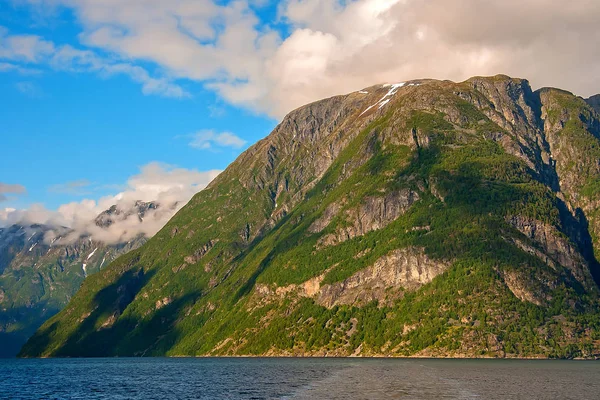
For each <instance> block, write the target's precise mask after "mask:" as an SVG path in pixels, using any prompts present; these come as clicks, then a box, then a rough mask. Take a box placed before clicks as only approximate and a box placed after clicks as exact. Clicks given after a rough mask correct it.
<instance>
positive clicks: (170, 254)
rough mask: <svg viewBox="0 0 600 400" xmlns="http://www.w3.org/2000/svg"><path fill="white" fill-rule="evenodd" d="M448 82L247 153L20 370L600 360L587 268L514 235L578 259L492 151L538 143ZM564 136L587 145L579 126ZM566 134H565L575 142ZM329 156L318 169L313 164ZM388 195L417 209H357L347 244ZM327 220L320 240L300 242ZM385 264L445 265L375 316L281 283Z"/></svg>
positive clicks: (535, 186) (68, 312)
mask: <svg viewBox="0 0 600 400" xmlns="http://www.w3.org/2000/svg"><path fill="white" fill-rule="evenodd" d="M502 79H504V78H502V77H495V78H493V79H492V80H491V83H490V84H494V85H500V84H501V82H502ZM506 79H509V78H506ZM510 82H511V83H514V80H510ZM444 85H449V86H444ZM451 85H452V84H450V83H444V84H441V83H440V84H431V86H427V85H423V88H422V89H419V90H421V91H420V92H419V91H417V92H416V93H417V94H415V97H414V98H405V99H404V98H403V99H402V100H399V101H398V102H396V103H394V104H392V105H391V106H390V107H389V108H388V109H386V112H385V114H378V115H377V117H376V118H374V120H373V121H372V122H370V123H369V124H365V125H366V126H365V125H361V126H362V128H361V129H350V128H349V127H348V124H346V125H344V124H342V127H341V128H337V129H339V130H338V131H334V132H329V131H327V132H326V134H325V133H323V135H322V136H321V137H319V138H318V140H315V141H314V142H308V141H307V142H306V143H301V144H299V145H298V147H297V148H295V149H294V151H287V150H288V149H286V148H284V149H282V148H276V147H275V144H278V143H280V142H281V141H276V139H272V142H269V141H268V140H269V139H267V142H266V143H262V142H261V143H259V144H258V145H257V146H256V147H255V148H253V149H251V150H250V151H249V152H248V153H246V154H244V155H242V156H241V157H240V158H239V159H238V161H236V162H235V163H234V164H232V166H231V167H230V168H228V170H227V171H225V172H224V173H223V174H222V175H221V176H219V178H218V179H217V181H216V182H215V183H214V184H213V185H211V186H210V187H209V188H208V189H206V190H205V191H203V192H201V193H199V194H198V195H197V196H196V197H195V198H194V199H193V200H192V201H191V202H190V203H189V204H188V205H187V206H186V207H185V208H184V209H182V210H181V211H180V212H179V213H178V214H177V215H176V216H175V217H174V218H173V219H172V220H171V221H170V222H169V224H167V226H166V227H165V228H164V229H163V230H161V232H159V233H158V234H157V235H156V236H155V237H154V238H153V239H151V240H150V241H149V242H148V243H147V244H146V245H145V246H144V247H142V248H141V249H140V250H138V251H135V252H133V253H130V254H128V255H127V256H125V257H121V258H120V259H119V260H117V261H116V262H115V263H113V264H112V265H111V266H110V267H109V268H107V269H106V270H104V271H102V272H100V273H98V274H95V275H93V276H91V277H90V278H89V279H87V280H86V282H85V284H84V285H83V287H82V289H81V290H80V291H79V292H78V293H77V294H76V295H75V297H74V298H73V300H72V301H71V302H70V303H69V305H68V306H67V308H66V309H65V310H64V311H62V312H61V313H60V314H59V315H57V316H56V317H54V318H52V319H50V320H49V321H48V322H47V323H46V324H45V325H44V326H43V327H42V329H41V330H40V331H38V333H37V334H36V335H35V336H34V338H32V339H31V340H30V341H29V342H28V344H27V345H26V346H25V347H24V349H23V352H22V355H23V356H40V355H54V356H71V355H93V356H99V355H109V356H116V355H118V356H121V355H172V356H176V355H206V354H212V355H228V354H255V355H259V354H270V355H276V354H295V355H302V354H311V355H313V354H321V355H324V354H328V355H349V354H362V355H375V354H379V355H381V354H383V355H398V356H410V355H416V354H418V355H431V356H453V355H454V356H461V355H463V356H464V355H466V356H509V357H511V356H513V357H514V356H544V357H561V358H565V357H579V356H582V357H590V356H593V355H595V354H598V352H599V351H600V349H599V346H598V343H599V342H598V340H599V339H600V313H598V289H597V287H596V286H595V285H594V283H593V281H592V280H591V275H590V270H588V269H584V270H583V271H579V270H576V268H578V267H569V266H568V265H561V263H560V262H558V261H557V260H558V256H557V255H556V254H554V253H552V251H551V250H549V249H548V248H545V247H544V243H543V242H541V241H540V240H536V237H534V236H533V235H526V234H524V233H522V232H520V231H519V230H518V229H517V228H518V227H517V226H515V225H513V224H511V221H510V219H511V218H513V217H519V218H521V219H522V220H526V221H533V222H532V223H535V224H538V225H539V226H543V227H546V228H547V231H548V232H556V233H549V234H548V235H552V238H550V239H551V240H550V239H549V240H548V241H552V240H553V241H555V242H560V243H561V244H564V246H567V245H569V246H572V248H573V249H576V250H575V251H578V250H577V249H578V246H579V243H575V242H574V241H573V240H574V239H573V240H572V239H570V238H573V236H572V235H571V233H572V229H573V226H572V225H573V222H572V219H574V217H571V219H568V218H567V217H566V216H565V211H564V210H565V207H564V206H563V203H562V202H563V200H561V198H559V197H558V196H557V193H556V192H554V191H553V188H552V186H551V185H550V184H548V182H546V181H545V180H544V179H542V177H541V174H540V173H539V171H538V170H536V168H537V167H538V166H536V165H535V162H537V159H536V158H534V161H532V162H528V161H530V160H529V159H524V157H523V156H521V155H520V154H515V152H509V151H507V150H506V149H507V147H506V146H505V145H503V144H501V143H500V142H496V141H493V140H491V139H488V136H489V135H488V134H490V133H503V134H505V138H506V140H516V139H515V137H516V136H515V135H517V134H522V135H525V134H529V133H530V132H533V131H535V129H533V128H531V129H529V130H527V132H516V133H515V132H510V133H509V132H507V131H506V130H505V129H503V128H501V127H500V126H498V125H496V124H495V123H494V122H492V120H491V119H490V118H488V116H486V114H484V113H483V111H484V110H483V109H480V108H477V107H476V106H475V105H473V104H471V103H469V102H467V101H466V100H464V99H463V98H459V97H458V96H456V95H454V93H455V88H454V87H453V86H451ZM460 88H461V90H463V91H465V90H468V89H466V88H465V86H464V85H463V86H461V87H460ZM469 90H472V93H471V94H472V96H473V97H472V98H482V97H483V94H482V93H480V92H478V91H476V90H475V89H469ZM407 96H408V95H407ZM423 98H428V99H433V100H431V102H432V104H436V105H437V104H438V103H439V104H442V105H441V106H440V107H433V106H432V105H427V104H429V103H426V104H425V103H422V101H423V100H422V99H423ZM451 100H452V101H451ZM514 101H515V100H513V99H512V98H509V97H507V99H505V102H506V104H504V106H505V107H513V108H514V109H515V110H516V109H517V105H515V104H514ZM419 102H421V103H419ZM577 104H579V103H577ZM482 107H486V109H485V111H486V112H487V113H488V114H489V113H490V112H491V111H490V110H491V106H490V105H489V104H487V103H486V104H484V105H483V106H482ZM518 107H521V106H520V105H519V106H518ZM440 109H444V110H445V111H446V112H442V111H440ZM302 112H303V111H302V110H300V111H298V112H297V113H299V116H298V117H296V115H292V117H290V118H296V119H294V121H295V122H294V123H303V122H302V121H308V122H306V124H307V126H313V125H311V123H312V122H314V121H313V120H311V119H310V118H311V117H312V115H313V114H312V113H309V115H308V116H307V115H306V114H302ZM347 114H348V115H353V114H352V113H351V112H348V113H347ZM514 115H518V113H517V111H515V114H514ZM557 115H559V113H557ZM355 117H356V116H355ZM593 117H594V118H596V116H595V115H594V116H593ZM349 118H350V117H349ZM353 118H354V117H353ZM590 118H592V116H591V115H590ZM298 121H300V122H298ZM523 123H525V122H523ZM291 125H293V124H291ZM506 125H507V126H508V124H506ZM357 126H358V125H357ZM515 126H517V124H515ZM577 126H578V128H577V129H580V128H581V129H583V130H585V131H586V132H588V136H586V137H588V138H589V137H591V138H593V137H594V136H593V135H592V134H591V133H590V131H589V129H588V128H589V127H590V126H591V125H589V124H588V125H585V126H584V125H577ZM568 127H569V125H568V124H567V128H565V129H566V131H565V132H563V134H569V135H571V136H573V135H575V133H573V132H570V131H569V128H568ZM290 129H291V128H290ZM298 129H301V128H298ZM302 129H308V128H302ZM515 129H517V128H515ZM536 129H537V127H536ZM390 132H393V135H394V140H391V139H390V135H391V133H390ZM294 133H295V132H287V134H288V135H290V137H291V136H292V135H293V134H294ZM313 133H314V134H315V135H317V134H318V133H319V132H313ZM321 133H322V132H321ZM279 134H281V132H279ZM338 134H339V135H340V137H341V136H343V140H340V141H337V142H336V140H337V139H336V138H337V137H338V136H337V135H338ZM590 135H591V136H590ZM590 140H592V139H590ZM523 142H526V141H525V140H523ZM274 143H275V144H274ZM513 144H514V143H513ZM573 145H574V146H577V149H579V146H581V149H580V150H581V151H582V152H588V151H595V150H594V149H595V148H596V147H595V146H596V144H594V145H593V146H591V145H590V146H588V145H587V144H586V145H584V144H582V142H581V143H580V142H579V141H573ZM335 146H338V147H339V148H338V149H336V151H332V153H334V154H335V158H334V160H333V161H332V163H331V164H330V165H329V164H328V167H327V168H326V170H324V171H320V170H319V168H318V162H319V161H318V160H321V158H318V157H316V156H315V157H313V155H316V154H319V155H321V154H324V153H325V151H324V150H323V149H331V148H335ZM510 148H511V149H513V148H518V146H516V145H515V146H514V147H510ZM337 150H339V151H337ZM286 151H287V152H286ZM528 151H529V153H531V154H532V153H533V150H531V149H528ZM529 153H526V152H525V151H524V152H523V154H529ZM307 154H308V156H307ZM314 160H317V161H314ZM559 161H560V162H563V160H559ZM569 162H571V160H565V161H564V163H565V165H566V164H567V163H569ZM561 165H563V164H561ZM559 172H560V171H559ZM282 182H284V183H285V184H282ZM282 187H286V188H287V189H283V190H282V189H281V188H282ZM401 191H412V193H415V194H416V195H418V200H417V201H415V202H414V204H412V205H411V206H410V207H408V209H407V210H406V211H405V212H403V213H401V215H400V216H399V217H397V218H394V219H393V220H390V221H386V222H385V223H383V222H382V221H383V220H384V216H383V215H382V214H384V211H381V210H379V209H378V210H370V211H364V213H367V212H370V213H372V215H370V217H373V218H374V219H377V218H379V220H377V222H378V223H379V222H381V225H378V229H366V230H365V232H366V233H364V234H349V233H348V232H353V229H354V231H356V229H355V228H356V227H357V226H359V225H360V224H361V223H366V222H365V221H367V220H368V219H365V218H363V219H361V216H360V215H359V214H360V213H359V210H362V208H361V207H363V206H364V205H365V204H367V203H368V200H369V199H373V198H382V197H385V196H387V195H391V194H394V193H399V192H401ZM584 192H585V191H584ZM584 192H582V193H584ZM574 194H575V193H574ZM276 204H277V206H276ZM331 210H335V212H332V215H330V216H329V217H328V218H327V223H325V224H324V226H323V229H322V230H320V231H318V232H316V231H315V230H311V229H310V227H311V226H313V224H315V222H318V221H321V219H323V218H325V217H324V215H325V214H326V213H327V212H330V211H331ZM361 212H363V211H361ZM357 215H359V217H357ZM589 215H590V216H591V215H592V214H591V213H590V214H589ZM591 223H592V224H594V223H595V222H594V221H593V220H592V221H591ZM569 224H570V225H569ZM584 228H585V227H583V228H582V229H584ZM342 233H343V234H342ZM344 235H345V236H344ZM338 236H340V237H341V239H339V240H334V241H333V242H331V243H326V242H325V241H324V239H325V238H327V237H338ZM537 239H539V238H537ZM552 243H554V242H552ZM208 244H210V249H209V250H208V251H207V252H205V253H204V252H201V251H199V250H200V249H203V248H206V246H207V245H208ZM397 249H413V251H418V252H419V253H420V254H421V253H422V255H423V256H424V257H427V258H428V259H430V260H433V262H437V263H445V264H448V265H450V267H449V268H447V269H445V272H443V273H442V274H441V275H438V276H436V277H435V278H434V279H433V280H431V281H430V282H426V283H425V284H424V285H422V286H420V287H419V288H418V289H416V290H408V289H406V288H404V287H389V288H387V289H386V291H385V295H384V296H380V297H379V298H377V299H375V300H373V301H362V302H361V301H356V302H345V303H344V302H337V303H335V304H334V305H333V306H331V307H326V305H328V304H324V303H323V302H321V301H320V299H319V296H318V295H312V296H310V295H308V294H306V293H304V292H303V289H302V288H301V287H299V286H295V285H302V284H304V283H305V282H307V281H309V280H310V279H312V278H315V277H319V276H321V275H323V279H322V281H321V282H320V285H321V287H320V288H322V287H323V285H332V286H330V287H333V285H336V284H339V283H340V282H343V281H344V280H346V279H348V278H350V277H352V276H353V275H354V274H355V273H357V272H358V271H361V270H364V269H365V268H367V267H370V266H372V265H374V264H375V263H376V261H377V260H379V259H381V258H382V257H385V256H386V255H388V254H390V253H391V252H392V251H394V250H397ZM582 254H583V251H582ZM540 255H541V256H540ZM569 256H571V257H575V255H573V254H570V255H569ZM578 257H583V255H578ZM586 257H587V256H586ZM581 259H582V258H581ZM577 260H579V258H578V259H577ZM588 261H590V262H591V261H593V260H588ZM580 265H583V264H581V263H580ZM590 265H592V264H590ZM582 268H587V267H585V266H584V267H582ZM580 272H581V274H583V276H585V277H586V279H582V278H581V277H580V276H579V275H578V274H579V273H580ZM339 286H340V287H341V285H339ZM278 289H279V291H278Z"/></svg>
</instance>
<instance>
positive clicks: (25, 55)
mask: <svg viewBox="0 0 600 400" xmlns="http://www.w3.org/2000/svg"><path fill="white" fill-rule="evenodd" d="M30 1H32V2H33V3H35V4H40V3H41V4H45V5H48V4H53V5H57V4H62V5H63V6H67V7H70V8H71V9H73V10H74V11H75V15H76V16H77V18H78V20H79V21H80V22H81V25H82V29H83V32H82V34H81V35H80V38H81V40H82V43H83V44H84V45H86V46H89V47H90V48H94V49H100V50H102V51H106V52H110V53H111V54H113V55H115V56H116V57H119V58H121V59H123V60H132V61H131V62H136V61H144V62H150V63H153V64H154V65H156V66H158V67H159V68H160V69H162V70H163V71H164V73H165V76H167V77H168V78H169V79H173V80H176V79H190V80H195V81H199V82H203V83H204V84H205V85H206V87H208V88H211V89H213V90H215V91H217V92H218V93H219V94H220V96H221V97H222V98H224V99H225V100H226V101H228V102H229V103H232V104H234V105H238V106H243V107H246V108H249V109H253V110H256V111H259V112H265V113H267V114H269V115H272V116H276V117H281V116H282V115H283V114H285V113H286V112H288V111H290V110H291V109H293V108H295V107H298V106H300V105H302V104H305V103H307V102H310V101H314V100H317V99H319V98H322V97H326V96H331V95H334V94H339V93H346V92H350V91H353V90H356V89H359V88H363V87H366V86H370V85H372V84H375V83H381V82H389V81H405V80H409V79H416V78H428V77H431V78H437V79H452V80H463V79H466V78H468V77H469V76H472V75H492V74H496V73H506V74H510V75H513V76H521V77H525V78H529V79H530V80H531V81H532V83H533V85H534V86H538V87H539V86H543V85H552V86H560V87H563V88H565V89H568V90H572V91H575V92H576V93H577V94H580V95H586V96H587V95H591V94H593V93H595V92H598V91H600V74H598V73H597V71H598V70H599V69H600V46H597V43H600V29H598V20H600V7H599V6H598V1H597V0H573V1H569V2H556V1H555V0H505V1H492V0H351V1H340V0H286V1H283V2H281V4H280V7H279V10H280V11H279V14H280V15H279V17H278V20H277V21H274V23H275V22H276V23H278V24H282V25H283V26H284V28H285V29H284V30H285V31H288V32H289V35H288V34H287V33H286V37H281V35H280V33H279V31H276V30H274V29H273V28H271V27H270V26H268V25H264V24H261V22H260V20H259V18H258V17H257V16H256V15H255V12H254V11H253V8H252V7H253V4H256V2H254V1H252V2H250V3H249V2H248V1H244V0H237V1H232V2H229V3H223V2H217V1H210V0H172V1H162V0H128V1H115V0H30ZM5 47H7V48H9V49H12V50H13V52H14V53H15V56H17V55H18V57H20V59H25V60H28V59H29V60H35V59H37V56H36V54H38V53H42V54H45V53H47V52H48V49H49V48H51V44H49V43H48V42H46V41H43V40H41V39H38V40H35V39H33V38H31V37H25V38H21V40H20V42H19V45H18V46H16V45H15V43H14V42H11V43H8V44H7V46H5ZM15 49H19V51H16V50H15Z"/></svg>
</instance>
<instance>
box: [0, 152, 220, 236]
mask: <svg viewBox="0 0 600 400" xmlns="http://www.w3.org/2000/svg"><path fill="white" fill-rule="evenodd" d="M219 173H220V171H218V170H211V171H203V172H201V171H196V170H188V169H183V168H174V167H172V166H170V165H166V164H160V163H150V164H148V165H145V166H144V167H142V168H141V171H140V173H139V174H137V175H134V176H132V177H131V178H129V180H128V181H127V185H126V189H125V190H123V191H121V192H120V193H117V194H116V195H114V196H105V197H102V198H100V199H98V200H92V199H85V200H82V201H80V202H72V203H68V204H63V205H62V206H60V207H59V208H58V209H57V210H48V209H47V208H45V207H44V206H43V205H41V204H34V205H32V206H31V207H30V208H28V209H26V210H15V209H4V210H0V227H2V226H10V225H14V224H22V225H32V224H43V225H48V226H50V227H52V231H51V232H49V233H48V234H47V235H46V238H45V240H46V241H48V242H51V241H52V240H53V239H55V238H57V237H59V236H61V237H62V239H61V243H69V242H73V241H75V240H77V239H79V238H80V237H82V236H91V237H92V238H93V239H94V240H97V241H101V242H104V243H106V244H116V243H123V242H127V241H129V240H131V239H133V238H135V237H137V236H138V235H140V234H143V235H146V236H147V237H151V236H153V235H154V234H155V233H156V232H158V231H159V230H160V229H161V228H162V227H163V226H164V225H165V224H166V223H167V221H169V219H170V218H171V217H172V216H173V215H175V213H176V212H177V211H179V209H181V208H182V207H183V206H184V205H185V204H186V203H187V202H188V201H189V200H190V199H191V198H192V196H194V194H196V193H197V192H199V191H200V190H202V189H203V188H204V187H206V185H208V183H210V181H212V180H213V179H214V178H215V177H216V176H217V175H218V174H219ZM137 201H143V202H155V203H156V204H158V207H157V208H156V209H153V208H150V209H148V210H146V211H145V212H144V216H143V218H140V217H139V216H138V212H137V210H136V208H135V207H136V202H137ZM112 206H116V207H117V209H118V210H119V212H118V213H115V214H114V215H113V216H112V218H111V219H112V224H110V225H109V226H106V227H100V226H98V225H96V221H95V220H96V218H97V217H98V215H99V214H100V213H102V212H104V211H106V210H108V209H110V208H111V207H112Z"/></svg>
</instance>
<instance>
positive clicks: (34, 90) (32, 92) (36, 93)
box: [15, 81, 44, 99]
mask: <svg viewBox="0 0 600 400" xmlns="http://www.w3.org/2000/svg"><path fill="white" fill-rule="evenodd" d="M15 88H16V89H17V90H18V91H19V92H21V93H22V94H24V95H25V96H27V97H31V98H33V99H38V98H41V97H43V96H44V91H43V90H42V89H41V88H40V87H39V86H38V85H37V84H36V83H34V82H29V81H23V82H17V83H15Z"/></svg>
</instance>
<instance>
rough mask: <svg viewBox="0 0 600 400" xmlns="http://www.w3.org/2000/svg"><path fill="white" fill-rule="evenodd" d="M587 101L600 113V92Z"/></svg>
mask: <svg viewBox="0 0 600 400" xmlns="http://www.w3.org/2000/svg"><path fill="white" fill-rule="evenodd" d="M586 102H587V103H588V104H589V105H590V106H592V107H593V108H594V110H596V112H599V113H600V94H597V95H595V96H592V97H590V98H589V99H587V100H586Z"/></svg>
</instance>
